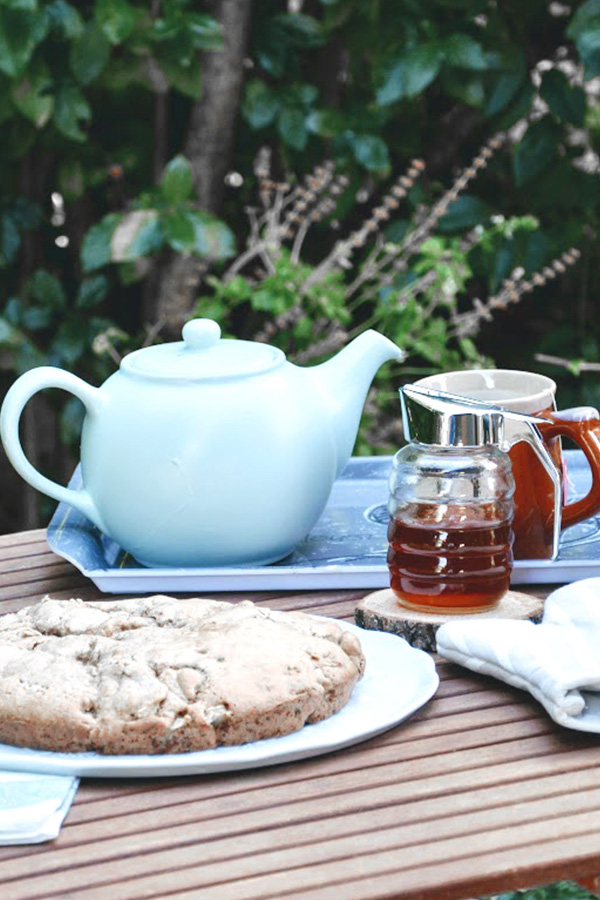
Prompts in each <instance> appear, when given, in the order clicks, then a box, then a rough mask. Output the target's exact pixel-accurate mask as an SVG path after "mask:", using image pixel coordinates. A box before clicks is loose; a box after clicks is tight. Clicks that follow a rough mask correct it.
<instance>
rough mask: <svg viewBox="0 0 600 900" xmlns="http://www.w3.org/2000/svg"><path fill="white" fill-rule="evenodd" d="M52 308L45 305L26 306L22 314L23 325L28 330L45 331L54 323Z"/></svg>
mask: <svg viewBox="0 0 600 900" xmlns="http://www.w3.org/2000/svg"><path fill="white" fill-rule="evenodd" d="M52 319H53V315H52V310H51V309H50V308H49V307H43V306H26V307H25V308H24V309H23V312H22V314H21V325H22V326H23V328H25V329H27V331H44V330H45V329H46V328H49V327H50V325H51V324H52Z"/></svg>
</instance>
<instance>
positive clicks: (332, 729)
mask: <svg viewBox="0 0 600 900" xmlns="http://www.w3.org/2000/svg"><path fill="white" fill-rule="evenodd" d="M337 624H338V625H341V626H342V628H346V629H347V630H349V631H352V632H353V633H354V634H356V635H357V636H358V637H359V639H360V642H361V646H362V648H363V652H364V654H365V657H366V666H365V674H364V677H363V678H362V680H361V681H359V682H358V684H357V685H356V687H355V688H354V691H353V692H352V696H351V697H350V700H349V701H348V703H347V704H346V706H344V708H343V709H341V710H340V711H339V712H338V713H336V714H335V715H333V716H331V717H330V718H329V719H325V720H324V721H323V722H317V723H315V724H314V725H306V726H305V727H304V728H301V729H300V731H295V732H294V733H293V734H288V735H285V736H284V737H279V738H268V739H267V740H264V741H253V742H252V743H251V744H242V745H241V746H236V747H217V748H216V749H215V750H200V751H194V752H190V753H162V754H156V755H150V756H142V755H135V756H134V755H132V756H103V755H102V754H100V753H54V752H51V751H48V750H30V749H28V748H26V747H11V746H9V745H8V744H0V769H8V770H12V771H14V770H17V771H26V772H44V773H47V774H51V775H82V776H86V777H94V778H147V777H153V776H157V777H163V776H164V777H166V776H171V775H209V774H214V773H216V772H233V771H237V770H244V769H256V768H258V767H261V766H272V765H276V764H277V763H285V762H295V761H296V760H300V759H306V758H308V757H312V756H320V755H322V754H324V753H331V752H333V751H334V750H341V749H343V748H344V747H350V746H352V745H353V744H358V743H359V742H361V741H365V740H367V739H368V738H371V737H374V736H375V735H377V734H381V733H382V732H384V731H388V730H389V729H390V728H393V727H394V726H395V725H398V723H399V722H402V721H403V720H404V719H406V718H407V717H408V716H410V715H411V714H412V713H413V712H415V710H417V709H419V708H420V707H421V706H423V705H424V704H425V703H427V701H428V700H429V699H430V698H431V697H432V696H433V695H434V694H435V692H436V690H437V688H438V684H439V677H438V674H437V672H436V669H435V664H434V662H433V660H432V659H431V657H430V656H429V655H428V654H427V653H424V652H423V651H422V650H416V649H415V648H413V647H411V646H410V645H409V644H408V643H407V642H406V641H405V640H404V638H400V637H397V636H396V635H393V634H386V633H385V632H382V631H363V629H362V628H358V627H357V626H356V625H351V624H349V623H347V622H338V623H337Z"/></svg>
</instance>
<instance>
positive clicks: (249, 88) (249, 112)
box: [242, 79, 280, 129]
mask: <svg viewBox="0 0 600 900" xmlns="http://www.w3.org/2000/svg"><path fill="white" fill-rule="evenodd" d="M279 109H280V104H279V100H278V98H277V96H276V95H275V94H274V93H273V91H272V90H271V88H270V87H269V86H268V85H267V84H265V82H264V81H259V80H258V79H255V80H253V81H249V82H248V84H247V85H246V93H245V95H244V102H243V105H242V115H243V116H244V119H245V120H246V122H247V123H248V125H249V126H250V127H251V128H254V129H258V128H265V127H266V126H267V125H270V124H271V122H272V121H273V119H274V118H275V116H276V115H277V113H278V112H279Z"/></svg>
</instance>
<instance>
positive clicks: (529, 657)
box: [436, 578, 600, 733]
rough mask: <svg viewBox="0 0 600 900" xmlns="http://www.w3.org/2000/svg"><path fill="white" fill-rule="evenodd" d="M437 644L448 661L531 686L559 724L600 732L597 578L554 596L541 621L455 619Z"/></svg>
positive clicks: (526, 687)
mask: <svg viewBox="0 0 600 900" xmlns="http://www.w3.org/2000/svg"><path fill="white" fill-rule="evenodd" d="M436 642H437V650H438V653H439V654H440V656H443V657H444V658H445V659H449V660H452V661H453V662H457V663H460V665H463V666H466V667H467V668H469V669H472V670H473V671H475V672H483V673H485V674H486V675H493V676H494V677H495V678H500V679H501V680H502V681H506V682H508V684H512V685H515V686H516V687H518V688H523V689H524V690H526V691H529V692H530V693H531V694H532V695H533V696H534V697H535V698H536V700H538V701H539V702H540V703H541V704H542V705H543V706H544V707H545V708H546V710H547V711H548V713H549V714H550V715H551V716H552V718H553V719H554V720H555V721H556V722H558V723H559V724H560V725H565V726H567V727H568V728H576V729H578V730H580V731H594V732H599V733H600V578H587V579H585V580H584V581H576V582H574V583H573V584H568V585H566V586H565V587H561V588H559V589H558V590H556V591H554V592H553V593H552V594H550V596H549V597H548V599H547V600H546V602H545V606H544V615H543V618H542V621H541V623H540V624H539V625H534V624H533V623H532V622H517V621H507V620H504V619H493V618H486V619H480V620H477V618H476V617H474V618H464V619H457V620H456V621H454V622H448V623H446V624H445V625H442V626H441V627H440V628H439V629H438V631H437V634H436Z"/></svg>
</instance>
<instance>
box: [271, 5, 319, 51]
mask: <svg viewBox="0 0 600 900" xmlns="http://www.w3.org/2000/svg"><path fill="white" fill-rule="evenodd" d="M272 21H273V25H274V26H275V27H276V28H277V30H278V31H279V32H280V33H281V34H282V37H283V38H284V39H287V40H288V41H289V42H290V43H292V44H294V45H295V46H296V47H321V46H322V45H323V44H324V43H325V40H326V35H325V33H324V31H323V29H322V27H321V25H320V23H319V22H318V21H317V20H316V19H313V17H312V16H306V15H304V14H303V13H281V14H279V15H277V16H274V17H273V20H272Z"/></svg>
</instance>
